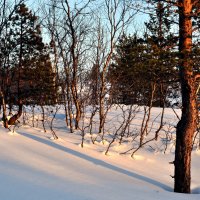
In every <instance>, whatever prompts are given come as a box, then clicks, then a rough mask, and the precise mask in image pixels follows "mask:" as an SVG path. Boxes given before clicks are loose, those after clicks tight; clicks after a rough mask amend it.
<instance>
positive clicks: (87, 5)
mask: <svg viewBox="0 0 200 200" xmlns="http://www.w3.org/2000/svg"><path fill="white" fill-rule="evenodd" d="M199 33H200V2H199V1H198V0H100V1H96V0H76V1H71V0H43V1H42V0H41V1H37V2H36V1H35V3H33V2H31V1H26V0H16V1H13V0H0V114H1V120H2V125H3V127H4V128H5V129H8V130H10V131H13V132H14V131H15V130H20V129H21V127H23V126H25V125H27V124H28V125H29V126H30V127H37V126H38V124H40V126H41V127H42V129H43V131H44V132H47V130H49V131H50V133H51V134H52V137H53V139H54V140H58V139H59V136H58V134H57V131H56V127H57V126H58V124H57V122H56V118H57V116H59V115H60V114H59V112H60V110H62V111H63V115H64V121H65V126H66V127H67V129H66V135H70V134H77V133H79V138H80V140H81V147H82V148H84V144H85V142H87V140H90V142H91V143H92V144H95V142H96V141H98V140H101V141H102V142H103V143H104V142H105V143H106V144H107V145H106V146H105V149H104V154H105V155H109V151H110V149H111V148H112V146H113V145H114V144H115V143H117V144H120V145H123V144H125V143H126V142H127V141H128V142H129V144H131V147H130V148H126V149H125V150H124V151H122V152H120V155H126V154H128V155H129V156H130V157H132V158H134V155H136V152H138V151H140V150H142V149H144V148H145V147H151V148H152V149H153V147H152V144H153V143H156V142H158V143H159V141H161V138H162V140H163V141H164V142H163V145H164V147H163V148H164V150H163V151H164V152H165V151H166V150H167V148H168V142H169V143H170V142H171V141H172V140H174V141H173V142H174V147H175V151H174V161H171V162H170V164H171V165H172V166H173V167H174V175H172V178H173V179H174V192H178V193H191V160H192V159H191V157H192V156H191V155H192V152H193V150H194V149H200V132H199V123H198V122H199V119H198V117H199V115H198V112H199V105H200V102H199V101H200V94H199V92H200V91H199V89H200V81H199V80H200V73H199V72H200V61H199V57H200V48H199ZM156 109H159V113H157V114H155V112H154V111H155V110H156ZM115 110H116V112H120V116H115V115H116V114H115V112H114V111H115ZM169 110H170V112H171V113H173V115H174V116H175V119H174V120H173V122H172V123H168V122H167V118H166V116H167V115H166V113H168V112H169ZM38 116H40V117H38ZM111 116H113V117H111ZM138 116H139V117H138ZM138 118H140V121H137V120H138ZM134 123H136V124H137V128H135V126H134ZM88 135H89V139H86V137H87V136H88ZM174 137H175V139H174ZM163 138H164V139H165V140H164V139H163Z"/></svg>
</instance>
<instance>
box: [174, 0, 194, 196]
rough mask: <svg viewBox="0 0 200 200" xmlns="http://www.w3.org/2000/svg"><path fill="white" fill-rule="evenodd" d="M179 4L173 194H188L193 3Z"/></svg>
mask: <svg viewBox="0 0 200 200" xmlns="http://www.w3.org/2000/svg"><path fill="white" fill-rule="evenodd" d="M178 3H179V37H180V39H179V52H180V66H179V67H180V80H181V89H182V116H181V120H180V121H179V123H178V125H177V130H176V151H175V162H174V164H175V176H174V178H175V184H174V191H175V192H180V193H190V183H191V172H190V169H191V151H192V139H193V136H194V133H195V131H196V127H197V108H196V91H195V79H194V74H193V70H192V63H191V60H190V53H191V51H192V50H191V49H192V21H191V16H190V15H191V12H192V2H191V0H179V1H178Z"/></svg>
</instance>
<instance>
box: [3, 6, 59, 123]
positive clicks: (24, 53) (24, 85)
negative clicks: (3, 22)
mask: <svg viewBox="0 0 200 200" xmlns="http://www.w3.org/2000/svg"><path fill="white" fill-rule="evenodd" d="M7 36H8V37H6V38H2V39H1V41H3V42H4V44H6V46H7V49H6V53H7V60H6V63H5V66H6V67H7V73H6V79H5V80H6V81H5V83H4V84H5V85H6V86H7V89H6V91H7V92H5V95H6V101H7V103H10V104H11V103H13V104H18V105H19V112H18V113H17V114H16V115H14V116H13V117H12V118H11V119H10V121H9V124H13V123H14V122H15V121H16V119H17V118H19V117H20V115H21V113H22V105H23V104H30V103H31V104H36V103H38V104H39V103H42V104H44V103H47V102H45V101H47V99H54V98H52V95H53V94H54V95H55V93H56V92H55V86H54V84H53V79H54V73H53V70H52V66H51V62H50V57H49V50H48V46H47V45H45V44H44V43H43V41H42V36H41V30H40V25H39V24H38V22H37V17H36V16H35V15H34V14H33V13H32V12H31V11H29V10H28V8H27V7H26V5H25V4H21V5H20V6H19V8H18V9H17V10H16V12H15V13H14V15H13V16H12V17H11V18H10V20H9V22H8V25H7ZM8 49H9V51H8ZM47 97H48V98H47Z"/></svg>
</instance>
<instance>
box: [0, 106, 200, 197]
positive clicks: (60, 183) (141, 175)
mask: <svg viewBox="0 0 200 200" xmlns="http://www.w3.org/2000/svg"><path fill="white" fill-rule="evenodd" d="M159 111H160V110H159V109H158V108H155V109H154V110H153V115H154V116H157V115H158V112H159ZM115 112H117V110H112V112H110V113H109V116H108V117H110V120H111V119H112V117H113V116H116V115H118V113H115ZM62 113H63V111H62V110H60V111H59V113H58V115H57V119H56V123H55V124H56V134H57V135H58V137H59V139H58V140H53V138H52V135H51V134H50V132H49V130H48V131H47V133H44V132H43V129H42V127H31V126H28V125H25V126H20V127H19V128H16V129H15V132H14V133H13V132H12V129H11V131H8V130H6V129H4V128H3V127H0V149H1V154H0V180H1V183H0V199H2V200H27V199H28V200H86V199H87V200H102V199H105V200H132V199H136V200H161V199H162V200H168V199H170V200H188V199H190V200H197V199H200V173H199V166H200V151H199V150H194V151H193V153H192V185H191V187H192V194H189V195H188V194H178V193H173V178H171V176H173V174H174V173H173V170H174V169H173V165H172V164H169V162H171V161H173V159H174V151H173V148H174V145H173V142H171V147H168V150H167V152H166V153H165V154H164V153H163V151H153V150H152V151H151V150H150V149H149V148H142V149H141V150H139V151H138V152H136V154H135V155H134V156H133V158H131V157H130V154H125V155H121V154H120V152H123V151H125V150H127V144H129V143H127V144H126V143H124V144H121V145H119V144H118V143H117V142H116V143H114V144H113V145H112V148H111V150H110V151H109V153H108V155H107V156H106V155H105V150H106V147H107V146H108V141H107V140H105V141H103V142H102V141H100V140H97V141H96V142H95V144H92V142H91V141H90V137H91V135H90V134H89V133H86V134H85V141H84V148H82V147H81V145H80V144H81V136H80V133H79V132H76V133H75V134H71V133H69V132H68V128H67V127H65V119H64V118H63V115H62ZM165 115H166V118H167V119H168V120H169V122H171V123H175V121H174V114H173V112H172V111H171V110H167V111H166V112H165ZM115 119H116V118H115ZM137 120H139V119H137ZM158 121H159V120H158ZM134 123H136V122H134ZM138 123H139V121H138ZM112 126H113V125H112ZM113 127H114V126H113ZM110 128H111V127H110ZM110 131H111V129H110ZM158 143H159V142H158ZM152 145H154V147H156V145H157V146H159V144H157V143H156V142H153V143H152ZM159 147H160V146H159ZM148 149H149V150H148ZM170 149H171V150H170Z"/></svg>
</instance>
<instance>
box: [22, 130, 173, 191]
mask: <svg viewBox="0 0 200 200" xmlns="http://www.w3.org/2000/svg"><path fill="white" fill-rule="evenodd" d="M19 134H21V135H23V136H25V137H27V138H31V139H33V140H35V141H38V142H41V143H43V144H46V145H49V146H51V147H53V148H56V149H58V150H61V151H64V152H66V153H69V154H72V155H74V156H76V157H78V158H81V159H85V160H87V161H89V162H92V163H94V164H95V165H99V166H102V167H105V168H107V169H110V170H114V171H116V172H118V173H121V174H125V175H127V176H129V177H133V178H136V179H138V180H142V181H145V182H147V183H150V184H152V185H155V186H157V187H160V188H162V189H164V190H166V191H169V192H172V191H173V190H172V188H171V187H169V186H167V185H165V184H163V183H161V182H159V181H156V180H154V179H151V178H148V177H145V176H142V175H139V174H136V173H134V172H130V171H128V170H125V169H122V168H120V167H117V166H114V165H112V164H109V163H107V162H104V161H102V160H99V159H96V158H93V157H90V156H88V155H85V154H83V153H80V152H78V151H75V150H72V149H69V148H67V147H63V146H61V145H59V144H56V143H55V142H53V141H51V140H46V139H43V138H40V137H37V136H35V135H29V134H27V133H24V132H23V133H19Z"/></svg>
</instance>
